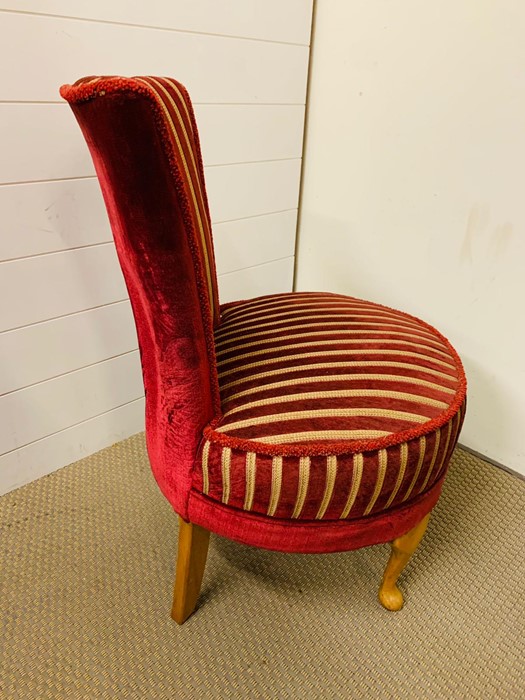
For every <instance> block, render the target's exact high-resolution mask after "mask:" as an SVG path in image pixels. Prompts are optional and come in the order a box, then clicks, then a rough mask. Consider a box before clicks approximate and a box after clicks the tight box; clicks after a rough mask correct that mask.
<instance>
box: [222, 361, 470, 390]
mask: <svg viewBox="0 0 525 700" xmlns="http://www.w3.org/2000/svg"><path fill="white" fill-rule="evenodd" d="M323 354H324V353H323ZM284 359H285V360H289V359H292V358H284ZM264 364H266V363H265V362H256V363H254V364H253V365H250V367H253V366H259V365H264ZM335 367H402V368H404V369H409V370H412V371H414V372H426V373H427V374H432V375H433V376H436V377H440V378H442V379H447V380H449V381H450V382H457V379H456V377H452V376H451V375H450V374H445V373H444V372H439V371H438V370H437V369H430V368H428V367H423V366H422V365H412V364H410V363H408V362H389V361H386V362H384V361H377V362H376V361H374V360H363V361H362V362H359V361H358V362H318V363H316V364H313V365H296V366H295V367H280V368H279V369H272V370H269V371H268V372H259V373H258V374H249V375H247V376H245V377H241V378H240V379H236V380H235V381H233V382H229V383H228V384H223V385H222V386H221V390H222V391H224V390H225V389H229V388H230V387H232V386H237V384H243V383H244V382H247V381H254V380H257V379H264V378H265V377H275V376H276V375H279V374H288V373H292V372H306V371H308V372H309V371H310V370H312V371H317V370H319V369H331V368H335ZM232 371H237V370H229V371H228V372H224V373H223V375H222V376H224V375H225V374H231V373H232ZM345 376H348V375H345ZM355 376H358V375H355ZM379 376H380V375H379ZM393 376H396V375H393ZM403 376H404V375H403ZM368 378H370V379H373V378H374V376H373V375H370V377H368ZM314 379H316V376H315V375H314V377H313V378H312V381H314ZM405 379H406V380H407V381H408V379H409V377H405ZM289 381H292V382H294V381H297V380H296V379H292V380H289ZM421 381H424V380H421ZM260 388H262V387H256V390H259V389H260ZM249 391H251V390H249ZM451 391H452V393H456V392H455V390H454V389H452V390H451Z"/></svg>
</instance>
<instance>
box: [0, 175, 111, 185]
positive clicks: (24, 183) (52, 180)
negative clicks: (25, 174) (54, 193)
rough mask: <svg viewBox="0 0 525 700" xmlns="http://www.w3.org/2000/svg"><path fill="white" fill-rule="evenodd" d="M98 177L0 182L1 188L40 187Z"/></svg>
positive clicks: (84, 176)
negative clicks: (46, 183)
mask: <svg viewBox="0 0 525 700" xmlns="http://www.w3.org/2000/svg"><path fill="white" fill-rule="evenodd" d="M96 177H97V176H96V175H77V176H74V175H70V176H69V177H52V178H47V179H44V180H17V181H13V182H0V187H14V186H18V185H40V184H42V183H44V182H68V181H70V180H96Z"/></svg>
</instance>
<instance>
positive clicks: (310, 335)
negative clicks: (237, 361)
mask: <svg viewBox="0 0 525 700" xmlns="http://www.w3.org/2000/svg"><path fill="white" fill-rule="evenodd" d="M316 325H317V326H330V325H341V324H331V323H318V324H316ZM346 325H351V324H346ZM368 325H370V324H368ZM280 330H282V329H280ZM359 333H363V334H364V333H373V334H375V335H386V336H388V337H389V338H392V340H384V339H383V338H369V337H365V338H356V339H354V340H349V341H346V340H345V339H344V338H340V339H333V340H332V339H331V340H327V341H326V343H325V344H327V343H330V344H332V343H338V342H340V341H342V342H352V343H358V342H363V343H366V342H376V343H393V342H396V343H407V341H406V340H404V339H405V338H412V339H418V340H425V341H426V342H427V343H432V347H431V346H430V345H424V344H423V345H422V344H418V345H417V347H428V349H429V350H432V352H438V353H440V354H441V355H445V357H450V355H449V354H448V353H447V352H445V351H444V350H438V349H437V348H435V347H434V346H437V347H439V348H442V347H443V345H442V344H440V343H438V342H437V341H434V340H431V339H430V338H425V337H423V336H419V335H417V334H414V333H404V332H402V331H393V330H389V331H381V330H376V329H374V328H359V329H354V328H340V329H339V330H336V331H326V330H325V331H315V332H313V333H291V334H290V335H281V336H279V337H278V338H262V339H260V340H254V341H251V342H249V343H242V344H241V345H232V346H231V347H229V348H222V350H218V351H217V355H225V354H226V353H229V352H237V351H238V350H242V349H243V348H253V347H254V346H256V345H264V343H273V344H274V347H272V348H271V349H272V350H273V349H274V348H275V346H276V345H277V346H278V347H282V346H281V342H282V341H284V340H294V338H315V337H318V336H321V337H323V336H328V335H359ZM254 335H258V334H257V333H256V334H254ZM393 336H402V338H400V339H399V340H397V339H394V338H393ZM318 342H319V341H315V344H318ZM407 344H410V345H411V344H412V343H407ZM218 345H220V343H218ZM284 347H287V346H284Z"/></svg>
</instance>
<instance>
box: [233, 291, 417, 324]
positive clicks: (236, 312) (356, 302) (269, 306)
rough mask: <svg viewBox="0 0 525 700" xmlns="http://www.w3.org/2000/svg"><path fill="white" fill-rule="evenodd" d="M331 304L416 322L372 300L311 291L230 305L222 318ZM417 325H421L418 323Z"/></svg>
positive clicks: (321, 306) (325, 306)
mask: <svg viewBox="0 0 525 700" xmlns="http://www.w3.org/2000/svg"><path fill="white" fill-rule="evenodd" d="M298 298H300V299H301V301H300V302H299V303H295V302H294V301H293V300H294V299H298ZM331 304H334V305H335V306H350V305H351V306H352V307H353V308H355V309H363V310H364V311H370V312H371V313H372V312H374V313H382V314H388V315H389V316H392V317H393V318H400V319H406V320H407V321H411V322H413V323H418V321H417V320H416V319H412V318H410V317H409V316H406V314H404V313H403V312H402V311H395V310H394V309H388V308H382V307H380V306H378V305H377V304H374V303H373V302H363V301H361V300H360V299H353V298H352V297H333V298H327V297H325V296H322V295H314V294H311V293H308V292H306V293H303V294H299V293H298V292H292V293H290V292H288V293H286V294H282V295H280V296H279V297H278V298H274V299H266V300H261V299H254V300H252V301H250V302H246V303H244V304H240V305H239V306H235V307H232V308H231V309H226V310H225V311H224V312H223V318H224V319H225V320H227V321H228V323H229V321H230V320H231V319H236V318H239V317H241V316H248V315H250V316H255V315H257V314H260V313H261V309H263V311H262V314H272V313H273V312H274V311H275V310H277V311H278V312H279V310H280V309H289V310H290V311H294V310H296V309H297V310H299V311H300V310H301V309H302V308H304V307H306V306H317V307H319V308H329V306H330V305H331ZM419 325H421V324H420V323H419Z"/></svg>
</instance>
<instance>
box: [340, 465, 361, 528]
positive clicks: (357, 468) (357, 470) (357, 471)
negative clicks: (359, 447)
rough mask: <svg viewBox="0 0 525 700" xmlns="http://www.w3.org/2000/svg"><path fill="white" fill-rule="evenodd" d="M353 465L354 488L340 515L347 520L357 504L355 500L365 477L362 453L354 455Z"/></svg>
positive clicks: (352, 487)
mask: <svg viewBox="0 0 525 700" xmlns="http://www.w3.org/2000/svg"><path fill="white" fill-rule="evenodd" d="M353 465H354V468H353V470H352V486H351V488H350V493H349V494H348V500H347V501H346V505H345V507H344V508H343V512H342V513H341V515H340V518H341V519H342V518H346V517H347V516H348V514H349V513H350V511H351V510H352V508H353V506H354V503H355V499H356V497H357V494H358V492H359V487H360V486H361V478H362V476H363V454H362V453H361V452H358V453H357V454H355V455H354V457H353Z"/></svg>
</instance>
